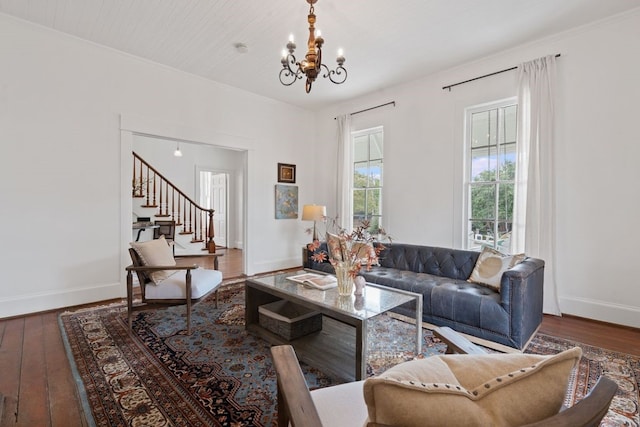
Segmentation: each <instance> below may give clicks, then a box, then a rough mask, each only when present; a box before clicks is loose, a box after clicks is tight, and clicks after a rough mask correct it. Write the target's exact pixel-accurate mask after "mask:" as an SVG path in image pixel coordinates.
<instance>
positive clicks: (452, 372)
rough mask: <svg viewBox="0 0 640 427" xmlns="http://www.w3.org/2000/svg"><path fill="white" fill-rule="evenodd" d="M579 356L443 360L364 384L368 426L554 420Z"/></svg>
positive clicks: (399, 368)
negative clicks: (374, 424)
mask: <svg viewBox="0 0 640 427" xmlns="http://www.w3.org/2000/svg"><path fill="white" fill-rule="evenodd" d="M581 355H582V350H581V349H580V348H579V347H574V348H572V349H570V350H566V351H564V352H562V353H559V354H556V355H553V356H538V355H530V354H519V353H512V354H487V355H444V356H432V357H428V358H426V359H419V360H414V361H411V362H405V363H401V364H399V365H396V366H394V367H393V368H391V369H389V370H387V371H386V372H384V373H383V374H382V375H380V376H378V377H373V378H369V379H367V380H366V381H365V383H364V399H365V402H366V404H367V411H368V414H369V421H370V422H375V423H380V424H386V425H393V426H396V425H398V426H399V425H401V426H404V427H429V426H443V425H452V426H462V425H464V426H512V425H523V424H529V423H533V422H537V421H540V420H543V419H545V418H547V417H550V416H553V415H555V414H556V413H557V412H558V411H559V410H560V407H561V406H562V403H563V401H564V397H565V392H566V389H567V384H568V382H569V377H570V375H571V371H572V370H573V369H574V367H575V366H576V365H577V363H578V361H579V360H580V357H581Z"/></svg>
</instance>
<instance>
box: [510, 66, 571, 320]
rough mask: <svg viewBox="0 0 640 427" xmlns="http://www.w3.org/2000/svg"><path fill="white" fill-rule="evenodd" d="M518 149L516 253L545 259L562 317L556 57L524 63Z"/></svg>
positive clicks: (553, 305) (551, 302) (551, 296)
mask: <svg viewBox="0 0 640 427" xmlns="http://www.w3.org/2000/svg"><path fill="white" fill-rule="evenodd" d="M518 70H519V71H518V72H519V86H518V100H519V105H518V108H519V114H518V148H517V157H518V158H517V166H516V183H517V184H516V190H515V206H514V215H513V216H514V224H513V231H512V239H511V251H512V253H520V252H524V253H526V254H527V255H528V256H532V257H535V258H540V259H543V260H544V261H545V273H544V306H543V310H544V312H545V313H549V314H556V315H560V314H561V313H560V307H559V304H558V296H557V290H556V280H555V279H556V275H555V265H556V255H555V238H556V227H555V196H556V191H555V171H554V170H555V168H554V162H553V159H554V154H553V151H554V96H555V75H556V60H555V56H551V55H550V56H546V57H544V58H539V59H535V60H533V61H529V62H525V63H523V64H521V65H520V66H519V67H518Z"/></svg>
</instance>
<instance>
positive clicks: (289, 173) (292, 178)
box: [278, 163, 296, 184]
mask: <svg viewBox="0 0 640 427" xmlns="http://www.w3.org/2000/svg"><path fill="white" fill-rule="evenodd" d="M278 182H288V183H289V184H295V183H296V165H290V164H287V163H278Z"/></svg>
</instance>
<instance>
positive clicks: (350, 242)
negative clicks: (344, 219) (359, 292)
mask: <svg viewBox="0 0 640 427" xmlns="http://www.w3.org/2000/svg"><path fill="white" fill-rule="evenodd" d="M330 221H331V223H332V225H333V226H334V227H335V226H336V218H332V219H330ZM335 228H338V227H335ZM369 228H370V221H369V220H363V221H361V222H360V224H359V225H358V226H357V227H356V228H355V229H354V230H353V231H351V232H347V231H346V230H345V229H343V228H338V232H337V234H331V233H327V246H328V248H329V253H326V252H324V251H318V249H319V248H320V242H319V241H318V240H314V241H313V242H312V243H309V244H308V245H307V249H308V250H309V251H311V252H312V253H313V255H312V256H311V259H313V261H315V262H324V261H327V259H328V260H329V262H330V263H331V264H332V265H333V267H334V268H335V269H336V274H339V271H338V270H339V269H346V274H347V275H348V276H349V277H350V278H351V279H353V278H355V277H356V276H357V275H358V272H359V271H360V270H361V269H362V268H363V267H364V268H366V269H367V270H370V269H371V267H372V266H373V265H377V263H378V256H379V255H380V252H382V250H384V249H385V246H384V245H383V244H382V243H379V239H380V237H382V236H384V238H385V239H386V240H388V241H391V236H389V235H387V233H386V232H385V230H384V229H382V228H378V229H375V230H374V233H371V232H370V231H369ZM376 236H377V238H376ZM373 242H376V243H377V244H376V245H374V244H373Z"/></svg>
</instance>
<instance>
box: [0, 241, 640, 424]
mask: <svg viewBox="0 0 640 427" xmlns="http://www.w3.org/2000/svg"><path fill="white" fill-rule="evenodd" d="M219 252H220V253H224V256H222V257H220V258H219V269H220V270H221V271H222V273H223V275H224V276H225V277H226V278H230V277H237V276H241V275H242V252H241V251H239V250H224V249H223V250H220V251H219ZM179 262H180V263H183V262H184V263H188V264H193V263H195V264H199V265H200V266H202V267H205V268H213V265H212V261H211V258H210V257H195V258H193V259H192V258H188V259H187V258H181V259H180V261H179ZM62 311H64V310H57V311H52V312H47V313H37V314H32V315H28V316H20V317H16V318H11V319H0V397H1V396H4V400H3V401H0V426H1V427H5V426H6V427H8V426H25V427H27V426H28V427H32V426H54V427H58V426H59V427H75V426H87V423H86V421H85V418H84V413H83V409H82V406H81V404H80V401H79V398H78V392H77V389H76V385H75V382H74V379H73V376H72V373H71V368H70V365H69V361H68V359H67V355H66V352H65V349H64V345H63V342H62V336H61V334H60V329H59V327H58V314H59V313H60V312H62ZM540 332H542V333H545V334H549V335H554V336H558V337H562V338H566V339H571V340H575V341H578V342H582V343H585V344H590V345H594V346H598V347H604V348H608V349H611V350H615V351H619V352H623V353H629V354H634V355H636V356H640V330H638V329H633V328H627V327H621V326H616V325H611V324H607V323H601V322H595V321H591V320H586V319H580V318H575V317H569V316H565V317H561V318H560V317H555V316H545V318H544V320H543V322H542V326H541V328H540Z"/></svg>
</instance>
